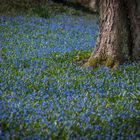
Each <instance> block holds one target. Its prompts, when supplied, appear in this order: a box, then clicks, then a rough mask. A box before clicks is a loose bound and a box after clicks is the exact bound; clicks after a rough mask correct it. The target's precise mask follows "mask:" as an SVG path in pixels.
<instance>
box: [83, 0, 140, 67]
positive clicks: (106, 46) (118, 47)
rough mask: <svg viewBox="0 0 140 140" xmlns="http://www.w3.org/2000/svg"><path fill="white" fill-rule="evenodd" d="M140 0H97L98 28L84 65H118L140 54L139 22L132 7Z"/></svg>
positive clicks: (136, 57)
mask: <svg viewBox="0 0 140 140" xmlns="http://www.w3.org/2000/svg"><path fill="white" fill-rule="evenodd" d="M136 1H137V2H138V1H139V0H134V1H133V2H132V0H129V2H125V0H100V2H99V6H100V7H99V14H100V32H99V35H98V38H97V42H96V47H95V49H94V50H93V52H92V54H91V57H90V58H89V60H88V62H87V63H86V64H85V66H92V67H96V66H98V65H100V64H101V65H102V64H103V65H106V66H111V67H114V66H117V65H118V64H122V63H124V62H125V61H127V60H130V59H132V58H134V59H137V60H138V59H139V58H140V44H139V41H140V36H139V32H138V31H140V30H139V29H140V26H139V24H138V23H139V20H138V18H136V15H135V14H136V12H134V11H135V10H134V8H135V6H136ZM133 41H134V42H133Z"/></svg>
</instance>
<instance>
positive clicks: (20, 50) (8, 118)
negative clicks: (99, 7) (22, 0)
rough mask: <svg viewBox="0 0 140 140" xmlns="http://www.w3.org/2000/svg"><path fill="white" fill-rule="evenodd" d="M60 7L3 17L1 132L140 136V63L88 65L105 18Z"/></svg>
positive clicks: (2, 135) (83, 137) (4, 135)
mask: <svg viewBox="0 0 140 140" xmlns="http://www.w3.org/2000/svg"><path fill="white" fill-rule="evenodd" d="M52 4H53V3H52ZM51 6H52V5H51ZM55 6H56V4H55ZM50 9H51V10H53V9H52V7H50ZM58 9H59V8H58ZM60 9H61V10H62V7H61V8H60ZM60 9H59V10H58V11H60ZM63 9H65V8H64V7H63ZM35 11H36V10H35ZM35 11H34V12H35ZM48 11H50V10H48ZM58 11H57V12H55V14H52V15H50V13H51V12H48V13H47V14H46V13H45V12H44V11H42V10H38V11H36V12H35V14H34V12H31V13H30V14H29V13H28V14H27V13H25V14H22V15H20V13H18V14H15V13H12V14H11V15H10V14H9V13H8V12H6V13H4V12H3V13H2V14H1V16H0V69H1V72H0V139H3V140H9V139H26V140H28V139H29V140H30V139H34V140H35V139H38V140H39V139H64V140H65V139H67V140H68V139H80V140H87V139H88V140H89V139H106V140H111V139H112V140H113V139H119V140H120V139H136V138H138V137H140V131H139V130H140V125H139V124H140V63H135V62H133V63H130V64H124V65H121V66H119V68H118V69H116V70H111V69H109V68H107V67H104V66H101V67H99V68H96V69H88V68H84V67H82V61H84V60H85V59H86V58H88V57H89V56H90V53H91V51H92V48H93V46H94V45H95V40H96V36H97V34H98V22H97V18H96V16H93V15H91V14H85V13H84V14H82V13H81V12H80V11H76V10H74V9H71V8H66V10H62V11H61V12H58Z"/></svg>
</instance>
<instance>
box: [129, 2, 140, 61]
mask: <svg viewBox="0 0 140 140" xmlns="http://www.w3.org/2000/svg"><path fill="white" fill-rule="evenodd" d="M127 7H128V15H129V20H130V31H131V40H132V57H133V59H134V60H138V61H140V0H133V1H132V0H128V3H127Z"/></svg>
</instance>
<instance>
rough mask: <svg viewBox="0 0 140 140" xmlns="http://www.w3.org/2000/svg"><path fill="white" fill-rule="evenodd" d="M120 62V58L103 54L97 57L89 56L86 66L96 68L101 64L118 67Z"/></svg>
mask: <svg viewBox="0 0 140 140" xmlns="http://www.w3.org/2000/svg"><path fill="white" fill-rule="evenodd" d="M119 64H120V62H119V61H118V60H115V59H113V58H111V57H108V56H107V55H101V56H100V57H97V58H94V57H91V58H89V60H88V61H87V62H86V63H85V64H84V66H85V67H92V68H96V67H98V66H100V65H104V66H107V67H110V68H116V67H118V66H119Z"/></svg>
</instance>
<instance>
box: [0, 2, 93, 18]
mask: <svg viewBox="0 0 140 140" xmlns="http://www.w3.org/2000/svg"><path fill="white" fill-rule="evenodd" d="M89 1H90V0H0V15H11V16H12V15H13V16H14V15H15V14H16V15H17V14H19V15H24V14H26V15H35V16H39V17H43V18H48V17H50V16H53V15H56V14H59V13H70V14H75V15H80V14H84V13H86V14H87V13H89V14H92V13H93V12H94V13H95V10H93V9H92V10H91V8H89V7H88V5H89Z"/></svg>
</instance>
